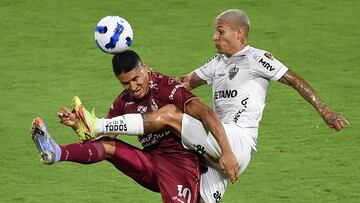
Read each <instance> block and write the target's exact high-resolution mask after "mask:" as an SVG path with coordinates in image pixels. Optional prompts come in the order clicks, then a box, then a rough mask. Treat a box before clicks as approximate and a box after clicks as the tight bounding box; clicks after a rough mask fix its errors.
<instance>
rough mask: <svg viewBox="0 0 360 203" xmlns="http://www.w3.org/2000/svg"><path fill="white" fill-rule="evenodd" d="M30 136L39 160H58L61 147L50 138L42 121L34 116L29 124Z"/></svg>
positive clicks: (49, 161) (51, 162)
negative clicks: (38, 154)
mask: <svg viewBox="0 0 360 203" xmlns="http://www.w3.org/2000/svg"><path fill="white" fill-rule="evenodd" d="M31 138H32V140H33V141H34V143H35V146H36V148H37V149H38V151H39V153H40V161H41V162H43V163H44V164H53V163H55V162H57V161H59V159H60V156H61V149H60V146H59V145H58V144H56V142H55V141H54V140H53V139H52V138H51V136H50V134H49V132H48V131H47V129H46V126H45V123H44V121H43V120H42V119H41V118H40V117H36V118H35V119H34V120H33V122H32V126H31Z"/></svg>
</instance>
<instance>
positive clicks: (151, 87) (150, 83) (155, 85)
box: [149, 80, 158, 90]
mask: <svg viewBox="0 0 360 203" xmlns="http://www.w3.org/2000/svg"><path fill="white" fill-rule="evenodd" d="M149 87H150V89H156V90H157V89H158V87H157V84H154V81H152V80H150V81H149Z"/></svg>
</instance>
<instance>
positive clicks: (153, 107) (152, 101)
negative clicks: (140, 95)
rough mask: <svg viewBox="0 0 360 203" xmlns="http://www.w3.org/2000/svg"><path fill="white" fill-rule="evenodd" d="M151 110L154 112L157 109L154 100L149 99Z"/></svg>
mask: <svg viewBox="0 0 360 203" xmlns="http://www.w3.org/2000/svg"><path fill="white" fill-rule="evenodd" d="M150 105H151V110H153V111H156V110H158V109H159V107H158V105H157V104H156V102H155V100H154V99H150Z"/></svg>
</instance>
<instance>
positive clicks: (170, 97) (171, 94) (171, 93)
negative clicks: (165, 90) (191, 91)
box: [169, 84, 182, 100]
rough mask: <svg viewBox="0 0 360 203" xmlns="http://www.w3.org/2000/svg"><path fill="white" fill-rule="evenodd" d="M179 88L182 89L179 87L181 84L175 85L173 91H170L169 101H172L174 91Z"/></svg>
mask: <svg viewBox="0 0 360 203" xmlns="http://www.w3.org/2000/svg"><path fill="white" fill-rule="evenodd" d="M180 87H182V85H181V84H177V85H175V87H174V89H172V90H171V92H170V95H169V99H170V100H173V99H174V95H175V93H176V91H177V90H178V89H179V88H180Z"/></svg>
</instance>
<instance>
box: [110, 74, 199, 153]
mask: <svg viewBox="0 0 360 203" xmlns="http://www.w3.org/2000/svg"><path fill="white" fill-rule="evenodd" d="M149 88H150V91H149V93H148V94H147V95H146V96H145V97H144V98H142V99H140V100H135V99H134V98H133V96H132V94H129V93H128V91H123V92H122V93H121V94H120V95H119V96H118V97H117V98H116V100H115V101H114V102H113V104H112V106H111V108H110V110H109V113H108V118H112V117H116V116H120V115H123V114H127V113H140V114H145V113H147V112H152V111H155V110H158V109H159V108H161V107H162V106H164V105H166V104H174V105H176V106H177V107H178V108H179V109H180V110H181V111H182V112H184V110H185V105H186V103H187V102H189V101H190V100H192V99H194V98H195V96H194V95H193V94H192V93H191V92H190V91H188V90H187V89H186V88H184V87H183V86H182V85H181V84H178V83H177V82H176V81H175V80H174V79H172V78H170V77H168V76H165V75H162V74H160V73H155V72H151V73H150V80H149ZM138 140H139V142H140V143H141V144H142V146H143V147H144V148H149V147H152V146H155V145H159V144H160V143H161V144H160V145H161V147H166V148H168V149H170V148H173V147H175V148H179V147H180V146H181V147H180V148H183V147H182V145H181V140H180V138H178V137H177V136H176V135H175V134H174V133H173V132H171V131H170V130H164V131H160V132H157V133H149V134H143V135H139V136H138ZM176 150H178V149H176Z"/></svg>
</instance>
